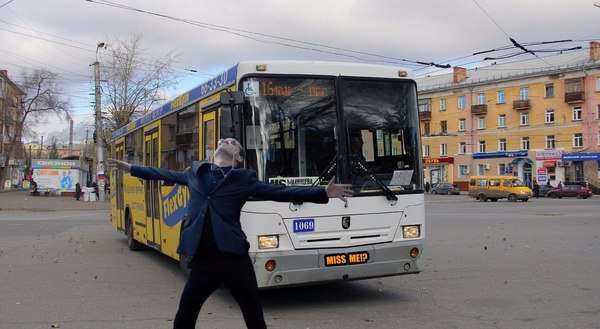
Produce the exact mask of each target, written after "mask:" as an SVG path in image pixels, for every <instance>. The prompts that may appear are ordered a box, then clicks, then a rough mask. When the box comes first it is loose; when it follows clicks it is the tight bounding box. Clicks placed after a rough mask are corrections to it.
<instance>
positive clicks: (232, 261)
mask: <svg viewBox="0 0 600 329" xmlns="http://www.w3.org/2000/svg"><path fill="white" fill-rule="evenodd" d="M222 255H223V254H222ZM197 264H198V266H194V267H193V268H192V271H191V273H190V276H189V278H188V280H187V282H186V284H185V287H184V288H183V293H182V294H181V300H180V301H179V309H178V310H177V315H176V316H175V321H174V323H173V328H175V329H183V328H186V329H190V328H195V325H196V320H197V319H198V315H199V314H200V309H201V308H202V305H203V304H204V302H205V301H206V299H207V298H208V296H210V295H211V294H212V293H213V292H214V291H215V290H217V288H219V287H220V286H221V284H224V285H225V286H226V287H227V288H229V290H230V292H231V295H232V296H233V298H234V299H235V300H236V301H237V303H238V304H239V305H240V308H241V310H242V314H243V316H244V321H245V322H246V327H248V328H252V329H254V328H266V327H267V325H266V324H265V319H264V316H263V311H262V305H261V302H260V297H259V295H258V287H257V284H256V274H255V273H254V268H253V267H252V262H251V260H250V257H249V256H248V255H245V256H236V255H231V254H225V256H224V257H219V258H218V259H213V258H211V259H210V260H207V261H203V260H202V258H200V261H199V262H198V263H197Z"/></svg>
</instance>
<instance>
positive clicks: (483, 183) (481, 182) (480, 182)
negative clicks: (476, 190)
mask: <svg viewBox="0 0 600 329" xmlns="http://www.w3.org/2000/svg"><path fill="white" fill-rule="evenodd" d="M477 185H479V186H487V179H480V180H479V182H478V184H477Z"/></svg>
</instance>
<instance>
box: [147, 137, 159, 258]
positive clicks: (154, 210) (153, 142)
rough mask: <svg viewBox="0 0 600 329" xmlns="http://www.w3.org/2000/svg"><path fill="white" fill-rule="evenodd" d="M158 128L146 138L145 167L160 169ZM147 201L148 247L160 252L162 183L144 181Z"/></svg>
mask: <svg viewBox="0 0 600 329" xmlns="http://www.w3.org/2000/svg"><path fill="white" fill-rule="evenodd" d="M158 142H159V139H158V128H157V129H153V130H150V131H148V132H146V133H145V136H144V165H145V166H149V167H154V168H158V167H159V156H160V154H159V152H158V151H159V150H158ZM144 197H145V201H146V239H147V241H148V245H149V246H151V247H154V248H156V249H158V250H160V249H161V248H160V238H161V232H160V207H159V199H160V181H158V180H144Z"/></svg>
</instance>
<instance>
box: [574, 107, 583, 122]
mask: <svg viewBox="0 0 600 329" xmlns="http://www.w3.org/2000/svg"><path fill="white" fill-rule="evenodd" d="M582 115H583V111H582V110H581V106H577V107H574V108H573V121H580V120H582Z"/></svg>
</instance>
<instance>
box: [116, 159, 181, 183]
mask: <svg viewBox="0 0 600 329" xmlns="http://www.w3.org/2000/svg"><path fill="white" fill-rule="evenodd" d="M107 161H108V165H109V166H110V168H111V169H113V170H115V169H116V170H122V171H123V172H127V173H131V175H132V176H135V177H139V178H143V179H148V180H164V181H167V182H173V183H177V184H182V185H186V186H187V184H188V183H187V175H186V173H184V172H180V171H175V170H168V169H162V168H153V167H145V166H132V165H131V164H129V163H127V162H125V161H121V160H116V159H108V160H107Z"/></svg>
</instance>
